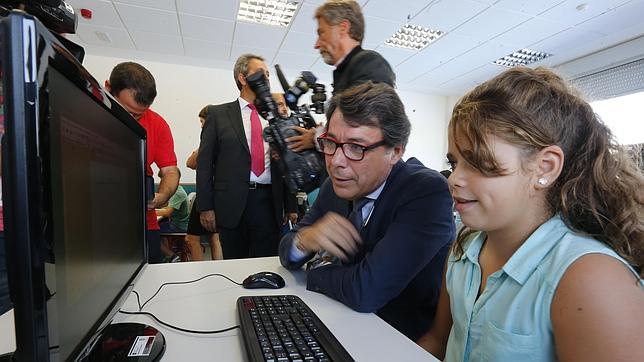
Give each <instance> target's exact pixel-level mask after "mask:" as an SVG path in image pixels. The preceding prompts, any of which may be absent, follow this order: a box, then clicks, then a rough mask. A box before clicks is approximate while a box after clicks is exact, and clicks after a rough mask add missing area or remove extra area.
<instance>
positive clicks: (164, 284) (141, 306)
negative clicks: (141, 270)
mask: <svg viewBox="0 0 644 362" xmlns="http://www.w3.org/2000/svg"><path fill="white" fill-rule="evenodd" d="M212 276H218V277H222V278H225V279H228V280H229V281H230V282H231V283H234V284H237V285H242V283H237V282H236V281H234V280H232V279H230V278H229V277H227V276H225V275H223V274H219V273H212V274H208V275H204V276H202V277H201V278H198V279H195V280H189V281H185V282H167V283H163V284H161V286H160V287H159V289H157V291H156V292H155V293H154V294H153V295H152V296H151V297H150V298H149V299H148V300H146V301H145V302H144V303H143V305H140V304H139V311H141V310H142V309H143V307H145V305H146V304H148V302H150V301H151V300H152V298H154V297H156V296H157V294H159V292H160V291H161V288H163V287H164V286H166V285H171V284H190V283H195V282H198V281H200V280H202V279H206V278H208V277H212ZM133 292H134V290H133ZM135 293H136V292H135ZM136 295H137V300H138V296H139V294H138V293H136Z"/></svg>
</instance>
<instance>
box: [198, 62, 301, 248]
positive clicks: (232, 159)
mask: <svg viewBox="0 0 644 362" xmlns="http://www.w3.org/2000/svg"><path fill="white" fill-rule="evenodd" d="M260 70H261V71H263V72H264V73H265V75H266V77H268V69H267V67H266V64H265V63H264V59H262V58H261V57H259V56H256V55H252V54H244V55H241V56H240V57H239V59H237V62H236V63H235V69H234V76H235V82H236V83H237V87H238V88H239V90H240V96H239V98H238V99H236V100H234V101H232V102H230V103H225V104H220V105H217V106H210V107H209V109H208V118H207V120H206V122H205V125H204V128H203V130H202V132H201V144H200V146H199V156H198V157H197V211H199V212H200V220H201V224H202V226H203V227H204V228H205V229H206V230H208V231H211V232H215V231H217V230H218V231H219V237H220V240H221V246H222V251H223V254H224V258H225V259H235V258H245V257H260V256H271V255H277V246H278V242H279V228H280V225H281V224H282V223H283V220H284V205H285V202H284V201H285V190H284V182H283V179H282V176H281V175H280V173H279V172H278V168H277V167H271V164H270V157H269V146H268V144H267V143H265V142H263V140H262V143H263V154H262V157H263V158H262V161H263V165H264V167H263V170H262V171H253V170H251V168H252V167H251V163H252V162H253V157H252V153H253V145H252V143H253V139H252V137H253V135H252V133H253V128H252V127H253V125H252V122H253V119H252V118H253V115H252V113H253V110H252V107H253V106H252V105H253V103H254V101H255V93H254V92H253V91H252V90H251V88H250V86H249V85H248V83H247V82H246V76H248V75H250V74H253V73H255V72H257V71H260ZM260 122H261V127H262V128H263V127H265V126H266V125H267V123H266V121H265V120H263V119H260ZM257 173H259V174H257ZM289 195H290V194H289ZM287 196H288V195H287ZM287 200H288V201H289V202H288V211H289V214H291V211H292V212H294V210H295V201H294V198H293V197H292V195H291V196H290V197H288V198H287ZM289 216H292V215H289Z"/></svg>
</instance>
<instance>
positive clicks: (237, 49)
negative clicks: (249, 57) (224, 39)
mask: <svg viewBox="0 0 644 362" xmlns="http://www.w3.org/2000/svg"><path fill="white" fill-rule="evenodd" d="M275 53H277V51H276V50H275V49H263V48H258V47H256V46H254V47H247V46H243V45H237V44H236V43H233V46H232V50H231V52H230V58H229V60H230V61H231V62H235V61H237V58H239V56H240V55H242V54H255V55H258V56H260V57H262V58H264V62H265V63H266V64H270V62H271V61H272V60H273V58H274V57H275ZM231 70H232V69H231ZM271 73H273V72H271Z"/></svg>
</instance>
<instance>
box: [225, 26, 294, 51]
mask: <svg viewBox="0 0 644 362" xmlns="http://www.w3.org/2000/svg"><path fill="white" fill-rule="evenodd" d="M285 34H286V29H284V28H282V27H279V26H268V25H260V24H250V23H243V22H241V21H238V22H237V26H236V28H235V37H234V43H235V45H239V46H245V47H261V48H263V49H274V50H277V48H278V47H279V46H280V44H281V43H282V39H283V38H284V35H285Z"/></svg>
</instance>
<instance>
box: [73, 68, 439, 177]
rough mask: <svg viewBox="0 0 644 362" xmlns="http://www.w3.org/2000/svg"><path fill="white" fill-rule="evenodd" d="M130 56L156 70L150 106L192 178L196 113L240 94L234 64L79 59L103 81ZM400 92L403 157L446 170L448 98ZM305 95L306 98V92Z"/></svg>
mask: <svg viewBox="0 0 644 362" xmlns="http://www.w3.org/2000/svg"><path fill="white" fill-rule="evenodd" d="M129 60H132V61H135V62H138V63H140V64H142V65H143V66H144V67H146V68H147V69H148V70H150V72H152V74H153V75H154V78H155V80H156V83H157V94H158V95H157V98H156V100H155V101H154V103H153V104H152V109H153V110H155V111H156V112H158V113H159V114H161V115H162V116H163V117H164V118H165V120H166V121H167V122H168V124H169V125H170V128H171V129H172V134H173V136H174V141H175V152H176V154H177V160H178V165H179V168H180V169H181V182H183V183H193V182H195V172H194V171H192V170H190V169H188V168H187V167H185V161H186V159H187V158H188V156H189V155H190V153H191V152H192V151H193V150H194V149H195V148H197V147H198V146H199V132H200V128H199V119H198V117H197V114H198V113H199V110H201V108H202V107H203V106H204V105H206V104H219V103H224V102H230V101H232V100H233V99H235V98H236V97H237V96H238V95H239V91H238V90H237V86H236V85H235V82H234V80H233V76H232V69H218V68H206V67H199V66H192V65H180V64H167V63H161V62H152V61H147V60H143V59H121V58H113V57H107V56H97V55H87V56H86V58H85V60H84V61H83V64H84V66H85V67H86V68H87V69H88V70H89V71H90V73H91V74H92V75H94V77H96V79H97V80H98V81H99V82H100V83H101V84H102V83H103V82H104V80H106V79H108V78H109V74H110V71H111V70H112V68H113V67H114V66H115V65H116V64H118V63H120V62H123V61H129ZM273 81H275V79H273ZM291 81H292V80H291ZM273 89H276V90H281V87H279V85H276V84H275V83H273ZM330 89H331V88H330V87H327V92H329V93H330ZM399 94H400V97H401V99H402V100H403V102H404V104H405V111H406V112H407V115H408V116H409V119H410V121H411V123H412V132H411V136H410V139H409V144H408V145H407V151H406V152H405V156H404V157H405V159H407V158H409V157H412V156H413V157H416V158H418V159H419V160H421V161H422V162H423V163H424V164H425V165H426V166H427V167H430V168H433V169H436V170H438V171H440V170H442V169H444V168H445V167H446V165H445V161H444V160H445V153H446V149H447V132H446V125H447V120H448V114H449V113H450V112H451V107H449V109H448V98H446V97H442V96H435V95H429V94H422V93H417V92H407V91H399ZM329 96H330V94H329ZM304 98H306V99H307V100H308V96H305V97H304ZM155 173H156V170H155Z"/></svg>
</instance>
